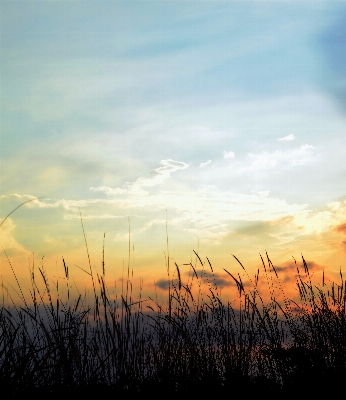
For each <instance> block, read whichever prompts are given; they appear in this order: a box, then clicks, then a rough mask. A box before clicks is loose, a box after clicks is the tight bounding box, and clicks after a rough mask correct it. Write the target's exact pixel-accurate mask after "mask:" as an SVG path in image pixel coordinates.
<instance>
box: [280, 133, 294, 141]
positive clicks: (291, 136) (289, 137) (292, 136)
mask: <svg viewBox="0 0 346 400" xmlns="http://www.w3.org/2000/svg"><path fill="white" fill-rule="evenodd" d="M276 140H279V141H281V140H294V135H292V134H291V135H287V136H284V137H282V138H278V139H276Z"/></svg>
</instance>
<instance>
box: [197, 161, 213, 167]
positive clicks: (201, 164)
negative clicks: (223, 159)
mask: <svg viewBox="0 0 346 400" xmlns="http://www.w3.org/2000/svg"><path fill="white" fill-rule="evenodd" d="M209 164H211V160H208V161H207V162H205V163H200V164H199V166H200V167H205V166H206V165H209Z"/></svg>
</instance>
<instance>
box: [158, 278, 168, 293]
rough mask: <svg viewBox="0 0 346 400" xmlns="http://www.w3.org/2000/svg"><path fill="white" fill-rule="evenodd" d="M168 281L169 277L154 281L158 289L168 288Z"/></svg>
mask: <svg viewBox="0 0 346 400" xmlns="http://www.w3.org/2000/svg"><path fill="white" fill-rule="evenodd" d="M169 283H170V280H169V279H159V280H158V281H157V282H156V283H155V285H156V286H157V287H159V288H160V289H162V290H168V288H169Z"/></svg>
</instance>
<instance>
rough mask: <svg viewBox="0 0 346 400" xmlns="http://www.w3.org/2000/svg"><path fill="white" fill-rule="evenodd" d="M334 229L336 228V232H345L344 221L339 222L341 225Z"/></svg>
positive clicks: (345, 225) (345, 224)
mask: <svg viewBox="0 0 346 400" xmlns="http://www.w3.org/2000/svg"><path fill="white" fill-rule="evenodd" d="M335 230H336V231H337V232H341V233H344V234H346V223H344V224H341V225H338V226H337V227H336V228H335Z"/></svg>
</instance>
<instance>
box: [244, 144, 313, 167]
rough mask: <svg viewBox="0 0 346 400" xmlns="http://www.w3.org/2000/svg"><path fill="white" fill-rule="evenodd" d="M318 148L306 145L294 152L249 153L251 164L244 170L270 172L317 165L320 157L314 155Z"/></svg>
mask: <svg viewBox="0 0 346 400" xmlns="http://www.w3.org/2000/svg"><path fill="white" fill-rule="evenodd" d="M315 149H316V148H315V147H314V146H312V145H310V144H304V145H302V146H300V147H298V148H295V149H293V150H292V151H281V150H276V151H274V152H271V153H269V152H266V151H263V152H262V153H249V154H248V156H247V157H248V161H249V162H250V164H248V166H246V167H243V169H244V170H249V169H250V170H253V169H256V170H261V169H262V170H268V169H273V168H274V167H275V168H281V169H287V168H291V167H295V166H303V165H307V164H312V163H316V162H317V161H318V160H319V158H320V156H319V155H316V154H314V153H313V150H315Z"/></svg>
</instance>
